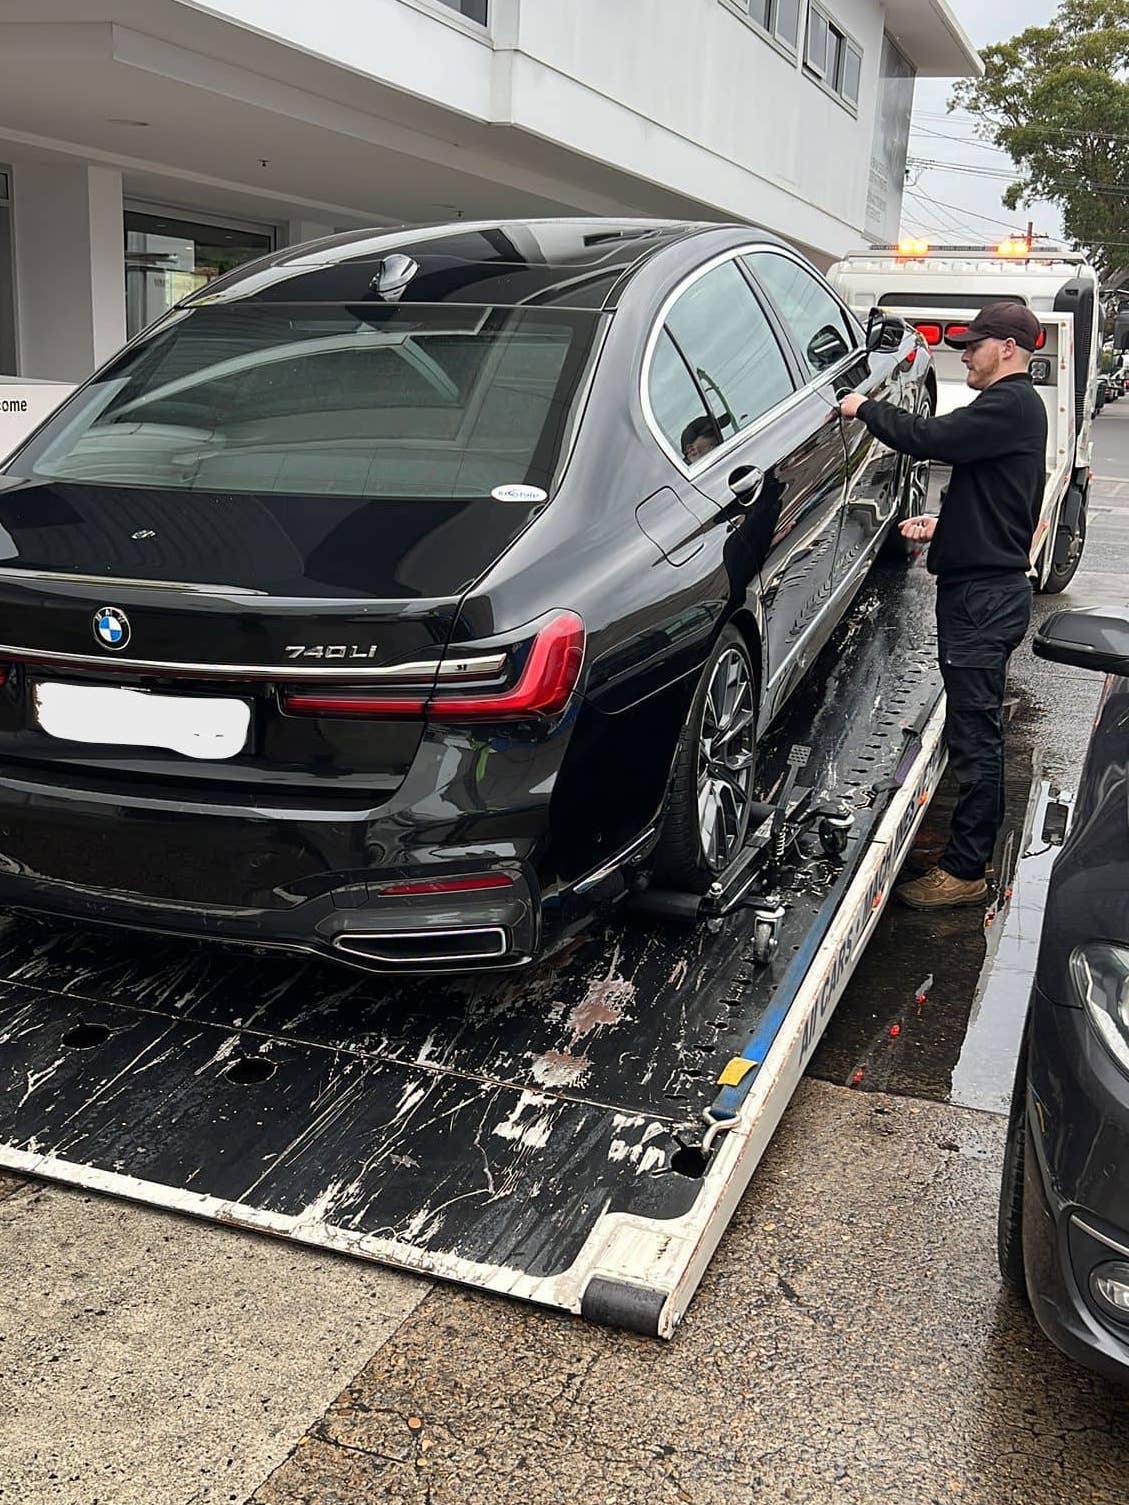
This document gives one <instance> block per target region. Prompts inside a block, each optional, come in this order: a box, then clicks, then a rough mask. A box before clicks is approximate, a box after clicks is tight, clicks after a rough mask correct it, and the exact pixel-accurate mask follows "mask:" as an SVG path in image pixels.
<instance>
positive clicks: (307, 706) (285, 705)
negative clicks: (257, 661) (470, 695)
mask: <svg viewBox="0 0 1129 1505" xmlns="http://www.w3.org/2000/svg"><path fill="white" fill-rule="evenodd" d="M426 704H427V701H426V700H418V699H417V700H406V699H404V698H403V697H400V698H398V699H397V698H396V697H395V696H392V695H366V694H364V693H363V691H354V693H353V694H351V695H334V694H325V693H324V692H321V691H317V690H287V691H286V692H285V693H284V694H283V696H282V709H283V710H284V711H285V712H286V713H287V715H289V716H422V715H423V708H424V706H425V705H426Z"/></svg>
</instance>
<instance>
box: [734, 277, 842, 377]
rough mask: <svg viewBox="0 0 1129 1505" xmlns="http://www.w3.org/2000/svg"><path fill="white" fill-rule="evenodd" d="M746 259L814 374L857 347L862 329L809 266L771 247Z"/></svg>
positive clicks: (817, 373)
mask: <svg viewBox="0 0 1129 1505" xmlns="http://www.w3.org/2000/svg"><path fill="white" fill-rule="evenodd" d="M744 260H745V263H746V265H747V266H748V267H749V269H750V270H751V271H752V273H753V275H754V276H755V277H758V278H759V279H760V281H761V282H762V283H763V284H764V286H765V287H766V289H767V290H768V294H769V297H770V298H771V299H772V301H773V302H774V303H775V304H776V306H777V308H778V309H779V310H780V315H781V317H782V318H783V320H784V322H785V324H787V326H788V329H789V331H790V332H791V334H792V337H793V339H794V340H795V342H796V348H797V349H798V350H799V352H800V355H801V357H802V359H803V360H804V362H805V364H806V365H807V368H808V370H809V371H810V372H811V374H812V376H818V375H819V374H820V373H821V372H822V371H826V370H827V369H828V367H830V366H834V365H836V364H837V363H838V362H839V361H841V360H842V359H843V357H844V356H845V355H847V354H849V353H850V351H852V350H854V349H857V347H858V344H859V336H858V331H857V330H856V329H855V328H854V326H853V325H852V323H851V321H850V319H849V317H848V315H847V313H846V311H845V310H844V308H843V306H842V305H841V304H840V303H839V301H838V299H837V298H834V297H833V296H832V295H831V293H829V292H828V291H827V289H826V288H825V287H824V286H823V283H822V282H820V281H819V280H818V278H816V277H815V276H813V274H812V273H811V272H809V271H808V269H807V268H806V267H802V266H801V265H800V264H799V262H797V261H793V260H792V259H791V258H790V257H788V256H777V255H775V254H773V253H772V252H771V251H754V252H753V253H752V254H751V255H749V256H746V257H745V258H744Z"/></svg>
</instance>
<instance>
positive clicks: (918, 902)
mask: <svg viewBox="0 0 1129 1505" xmlns="http://www.w3.org/2000/svg"><path fill="white" fill-rule="evenodd" d="M1040 329H1041V326H1040V324H1039V320H1038V319H1037V318H1036V317H1035V315H1034V314H1033V313H1032V312H1031V311H1030V309H1028V308H1025V307H1024V306H1023V305H1022V304H1020V303H993V304H990V305H989V306H988V307H987V308H983V309H981V311H980V312H979V313H978V314H977V316H976V318H975V319H974V320H973V322H972V323H971V324H970V325H969V326H968V329H967V330H966V331H965V332H964V333H963V334H961V335H950V336H949V343H950V344H952V345H962V346H963V347H964V355H963V356H962V361H963V364H964V365H965V366H966V367H967V369H968V385H969V386H970V387H972V388H973V389H974V390H975V391H977V392H979V393H980V396H979V397H977V398H976V400H975V401H974V402H973V403H971V404H970V405H969V406H968V407H965V408H958V409H957V410H956V411H955V412H953V413H948V414H946V416H945V417H943V418H924V417H914V415H913V414H912V413H907V412H905V411H904V410H903V409H901V408H897V407H894V406H893V405H892V404H890V403H886V402H872V401H867V400H866V399H864V398H862V397H860V396H859V395H858V394H857V393H851V394H850V395H849V396H847V397H845V398H844V399H843V401H842V403H841V405H840V412H841V413H842V415H843V417H844V418H856V417H857V418H859V419H861V421H862V422H863V423H865V424H866V426H867V428H868V429H869V430H870V432H871V433H872V434H874V435H875V437H876V438H878V439H880V440H882V442H883V443H884V444H888V445H889V446H890V447H891V448H892V449H896V450H899V451H900V452H901V453H902V454H906V455H911V456H912V457H913V458H914V459H915V460H940V461H943V462H945V463H947V464H950V465H951V466H952V467H953V472H952V479H951V480H950V482H949V488H948V493H947V495H946V497H945V500H944V502H943V504H942V507H941V515H940V517H937V518H933V517H916V518H909V519H908V520H907V521H906V522H904V523H902V524H901V531H902V534H903V535H904V536H905V537H906V538H908V539H912V540H914V541H916V542H922V543H928V542H930V540H931V544H930V548H929V557H928V566H929V571H930V573H931V574H933V575H936V577H937V637H938V651H939V654H940V660H941V674H942V676H943V678H944V681H945V694H946V698H947V711H946V716H945V744H946V747H947V748H948V754H949V765H950V767H951V768H952V771H953V774H954V776H955V778H956V782H957V791H958V793H957V803H956V808H955V810H954V811H953V817H952V823H951V827H950V831H949V839H948V844H947V846H946V847H945V850H944V852H943V854H942V856H941V859H940V863H939V865H938V866H937V867H934V868H931V869H930V871H929V872H927V873H926V874H925V875H924V876H923V877H921V878H919V879H917V880H916V882H913V883H907V884H904V885H903V886H902V887H901V888H899V889H898V890H897V891H896V892H897V895H898V897H899V898H900V899H902V900H903V902H905V903H906V904H909V905H910V906H911V907H912V908H914V909H946V908H950V907H952V906H954V905H958V904H978V903H980V902H981V900H982V899H983V898H984V897H985V895H986V894H987V891H988V885H987V883H986V882H985V879H984V874H985V871H986V869H987V866H988V863H989V861H990V860H991V856H992V849H993V847H994V846H995V841H996V836H997V834H998V833H999V829H1000V826H1001V824H1002V823H1003V814H1004V722H1003V702H1004V689H1005V685H1006V680H1007V662H1008V659H1009V658H1010V656H1011V654H1012V652H1013V651H1014V649H1015V648H1016V647H1018V645H1019V643H1020V642H1021V641H1022V639H1023V635H1024V633H1025V632H1026V631H1027V626H1028V623H1029V622H1030V620H1031V582H1030V580H1029V579H1028V571H1029V570H1030V550H1031V542H1032V536H1033V534H1034V531H1035V524H1036V522H1037V521H1038V517H1039V511H1040V508H1041V506H1042V499H1043V488H1044V485H1045V482H1046V449H1047V414H1046V410H1045V409H1044V407H1043V403H1042V400H1041V398H1040V397H1039V394H1038V393H1037V392H1036V391H1035V387H1034V384H1033V383H1032V381H1031V378H1030V376H1029V375H1028V373H1027V367H1028V365H1029V364H1030V360H1031V352H1032V351H1033V350H1034V349H1035V346H1036V342H1037V341H1038V338H1039V334H1040Z"/></svg>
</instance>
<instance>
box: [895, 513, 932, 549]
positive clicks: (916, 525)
mask: <svg viewBox="0 0 1129 1505" xmlns="http://www.w3.org/2000/svg"><path fill="white" fill-rule="evenodd" d="M936 531H937V519H936V518H935V517H907V518H906V520H905V522H904V523H899V524H898V532H899V533H900V534H901V535H902V537H903V538H908V539H909V541H910V543H928V542H929V540H930V539H931V538H932V537H933V535H934V533H935V532H936Z"/></svg>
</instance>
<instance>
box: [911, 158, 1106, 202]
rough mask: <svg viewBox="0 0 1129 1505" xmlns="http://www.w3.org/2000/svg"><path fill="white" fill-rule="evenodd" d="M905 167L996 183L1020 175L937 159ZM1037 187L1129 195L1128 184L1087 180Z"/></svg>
mask: <svg viewBox="0 0 1129 1505" xmlns="http://www.w3.org/2000/svg"><path fill="white" fill-rule="evenodd" d="M906 166H907V167H918V168H921V169H922V170H924V171H928V172H955V173H959V174H960V176H961V177H965V178H988V179H995V180H998V181H1007V180H1011V181H1015V180H1016V179H1017V178H1018V177H1019V175H1020V169H1019V168H1016V170H1015V171H1014V172H1004V171H1002V170H1001V169H1000V168H997V167H973V166H969V165H968V164H967V163H965V162H949V161H945V160H942V159H941V158H937V157H909V158H907V159H906ZM1039 187H1041V188H1050V189H1055V188H1059V189H1075V188H1084V189H1086V191H1087V192H1089V193H1098V194H1102V193H1106V194H1112V195H1114V196H1116V197H1123V196H1125V195H1129V183H1092V182H1091V181H1090V180H1089V179H1088V178H1057V179H1055V180H1054V181H1053V182H1050V183H1043V184H1040V185H1039Z"/></svg>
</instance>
